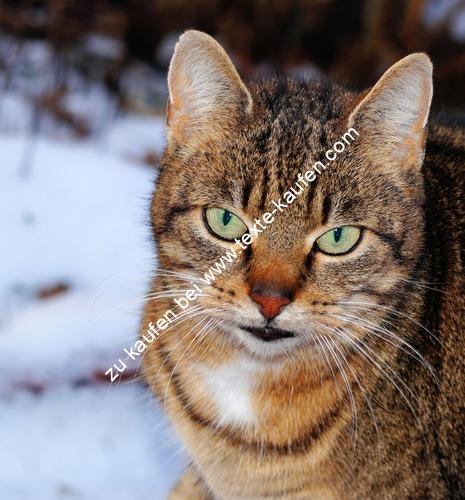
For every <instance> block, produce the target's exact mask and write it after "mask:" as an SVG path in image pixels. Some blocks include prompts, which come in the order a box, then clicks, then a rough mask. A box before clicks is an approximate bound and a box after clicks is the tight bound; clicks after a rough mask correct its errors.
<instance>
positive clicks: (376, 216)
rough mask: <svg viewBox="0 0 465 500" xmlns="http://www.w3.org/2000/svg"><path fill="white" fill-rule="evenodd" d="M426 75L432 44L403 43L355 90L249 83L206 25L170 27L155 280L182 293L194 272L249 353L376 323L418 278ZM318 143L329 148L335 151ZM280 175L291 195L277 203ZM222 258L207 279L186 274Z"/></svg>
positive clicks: (341, 342)
mask: <svg viewBox="0 0 465 500" xmlns="http://www.w3.org/2000/svg"><path fill="white" fill-rule="evenodd" d="M431 75H432V66H431V62H430V61H429V59H428V57H427V56H426V55H424V54H412V55H410V56H408V57H406V58H404V59H402V60H401V61H399V62H398V63H397V64H395V65H394V66H392V67H391V68H390V69H389V70H388V71H387V72H386V73H385V74H384V75H383V77H382V78H381V79H380V80H379V81H378V83H377V84H376V85H375V86H374V87H373V88H372V89H371V90H370V91H368V92H364V93H362V94H358V93H352V92H349V91H347V90H344V89H342V88H340V87H339V86H336V85H334V84H331V83H328V82H311V83H304V82H300V81H297V80H282V79H281V80H272V81H267V82H262V83H250V84H247V85H246V84H245V83H244V82H243V81H242V80H241V78H240V77H239V75H238V73H237V71H236V70H235V68H234V66H233V64H232V62H231V61H230V59H229V58H228V56H227V55H226V53H225V52H224V50H223V49H222V48H221V47H220V45H218V43H217V42H216V41H214V40H213V39H212V38H211V37H209V36H208V35H205V34H203V33H200V32H196V31H189V32H187V33H185V34H184V35H182V36H181V38H180V40H179V43H178V44H177V46H176V49H175V53H174V56H173V59H172V62H171V66H170V70H169V76H168V83H169V93H170V99H169V105H168V110H167V135H168V141H167V142H168V143H167V148H166V152H165V155H164V157H163V160H162V167H161V173H160V176H159V180H158V186H157V191H156V194H155V196H154V201H153V205H152V218H153V225H154V232H155V237H156V241H157V246H158V251H159V257H160V267H161V270H162V271H161V272H160V275H162V276H163V286H164V289H170V288H171V289H172V290H173V295H174V296H177V297H181V296H183V291H185V290H187V289H191V288H193V284H196V285H198V286H199V287H200V288H201V289H202V291H203V295H202V296H201V297H198V298H196V299H195V300H194V301H193V302H192V304H191V305H192V307H199V308H200V307H202V308H204V309H203V310H204V311H205V313H208V314H210V315H211V317H213V318H215V319H218V320H222V323H221V327H220V328H219V329H218V330H217V331H216V333H215V335H216V336H221V341H222V342H224V343H225V345H226V344H231V345H235V346H237V347H238V348H242V349H245V351H246V352H249V353H251V354H252V355H253V356H260V357H273V358H274V357H276V356H279V355H282V354H286V355H289V354H291V355H292V352H296V351H302V350H307V351H308V352H314V353H316V354H317V353H318V352H320V353H321V352H322V351H323V350H325V349H334V350H335V349H347V347H350V346H355V344H356V343H357V342H358V341H362V337H363V338H366V339H369V338H370V336H372V335H380V333H379V332H381V331H382V328H386V325H388V324H390V323H389V321H391V322H395V320H396V315H395V314H396V312H399V311H402V309H403V308H406V307H407V305H406V298H407V299H408V298H409V297H410V296H409V293H410V294H412V295H413V294H414V293H415V290H418V289H415V288H413V287H412V284H411V283H410V282H411V281H413V280H414V277H415V270H416V269H417V268H418V265H419V258H420V255H421V248H422V244H423V236H422V235H423V212H422V203H423V178H422V174H421V165H422V161H423V155H424V146H425V137H426V123H427V118H428V113H429V107H430V102H431V97H432V77H431ZM349 129H352V130H355V131H356V133H353V132H351V134H352V136H351V138H350V139H349V138H348V137H346V136H344V134H345V133H346V132H347V131H348V130H349ZM343 137H346V140H345V141H344V140H343V139H342V138H343ZM341 141H342V143H344V147H343V148H341V146H338V147H336V146H335V144H336V143H337V142H339V143H341ZM329 150H332V151H333V152H334V150H336V151H339V150H341V151H340V152H339V154H338V155H337V158H335V159H334V161H332V162H330V161H328V158H329V157H328V156H327V155H326V153H327V151H329ZM331 158H334V154H331ZM317 161H321V162H322V163H323V164H324V165H325V166H326V169H325V168H322V167H320V168H319V169H318V168H317V170H316V171H315V176H314V178H313V176H311V175H309V176H308V178H307V181H308V179H309V178H310V177H312V180H311V181H308V182H307V183H308V186H306V185H305V183H304V182H302V180H301V179H302V176H300V177H299V173H300V174H304V173H305V172H306V171H308V170H309V169H311V168H312V166H313V164H314V163H315V162H317ZM318 170H319V172H318ZM299 179H300V182H299ZM299 185H300V187H302V186H303V190H302V191H300V190H299V187H298V186H299ZM291 188H294V190H295V192H299V191H300V192H299V193H298V194H297V193H294V194H295V200H292V201H291V202H290V203H288V202H289V200H291V197H290V196H289V195H288V196H287V197H286V193H287V192H289V191H290V190H291ZM273 202H275V203H273ZM280 202H281V205H280ZM283 204H284V205H283ZM285 205H287V206H285ZM278 207H280V208H278ZM273 211H274V212H273ZM266 212H269V213H273V215H274V220H273V221H272V222H270V223H267V224H264V222H263V215H264V214H265V213H266ZM270 219H271V217H268V220H270ZM257 220H258V221H260V223H261V226H260V225H259V224H257V223H256V221H257ZM254 225H255V227H256V228H258V229H260V230H261V232H260V233H258V231H257V232H255V231H254V230H253V229H252V228H253V227H254ZM262 227H265V229H262ZM247 232H252V233H254V235H255V236H256V235H257V234H258V237H255V238H254V240H253V242H252V243H251V244H250V245H246V244H245V243H242V248H241V246H240V245H239V244H238V243H235V241H234V240H235V239H239V238H241V237H242V236H243V234H244V233H247ZM245 240H246V241H248V237H247V236H246V237H245ZM228 251H229V252H230V253H229V255H231V254H232V252H231V251H234V252H236V253H237V258H231V257H229V258H227V259H225V258H224V257H225V255H226V254H227V253H228ZM222 257H223V261H222ZM227 260H230V262H228V261H227ZM219 262H223V264H220V267H219V268H218V267H216V269H217V271H218V270H220V272H217V271H213V274H210V276H214V279H213V280H211V281H212V282H211V284H210V285H204V284H203V283H202V282H200V281H198V280H199V279H200V278H203V279H205V276H204V275H205V273H208V272H209V271H211V268H212V267H213V268H215V266H217V265H218V263H219ZM223 266H224V270H223ZM207 279H208V278H207ZM191 280H192V283H191ZM176 294H177V295H176ZM175 330H176V329H175V328H173V329H172V331H173V332H174V331H175ZM168 334H169V335H170V334H171V333H168ZM173 334H175V333H173Z"/></svg>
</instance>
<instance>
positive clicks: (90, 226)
mask: <svg viewBox="0 0 465 500" xmlns="http://www.w3.org/2000/svg"><path fill="white" fill-rule="evenodd" d="M187 28H196V29H200V30H203V31H206V32H207V33H210V34H211V35H213V36H215V37H216V38H217V39H218V40H219V41H220V42H221V43H222V44H223V45H224V47H225V48H226V50H227V51H228V53H229V54H230V55H231V57H232V59H233V60H234V62H235V64H236V65H237V67H238V69H239V71H240V73H241V74H242V75H244V76H245V77H249V78H257V77H267V76H272V75H274V74H276V73H280V74H292V75H299V77H300V78H304V79H320V78H326V77H330V78H333V79H335V80H337V81H339V82H341V83H344V84H347V85H350V86H352V87H354V88H360V89H361V88H363V87H367V86H370V85H372V84H373V83H374V82H375V81H376V79H377V78H378V77H379V76H380V75H381V74H382V73H383V71H384V70H385V69H387V67H389V66H390V65H391V64H392V63H394V62H395V61H397V60H398V59H399V58H401V57H402V56H404V55H406V54H408V53H410V52H413V51H418V50H421V51H426V52H428V53H429V54H430V56H431V57H432V59H433V62H434V64H435V97H434V108H435V109H436V110H437V111H446V112H448V113H451V114H456V115H464V110H465V91H464V90H465V1H463V0H269V1H265V0H250V1H246V0H238V1H234V2H231V1H226V0H205V1H185V0H156V1H151V2H150V1H143V0H127V1H124V0H113V1H111V0H92V1H90V0H89V1H87V0H49V1H45V0H44V1H37V0H34V1H33V0H31V1H23V2H19V1H5V0H3V1H0V373H1V377H0V499H5V500H26V499H34V500H37V499H38V500H41V499H86V500H87V499H99V500H105V499H115V500H119V499H121V500H126V499H128V500H131V499H137V500H143V499H151V500H157V499H163V498H165V497H166V494H167V491H168V490H169V488H170V487H171V486H172V484H173V481H175V479H176V477H177V476H178V474H179V473H180V472H181V471H182V469H183V467H184V464H185V457H184V455H183V452H182V449H181V447H180V445H179V443H178V442H177V440H176V438H175V436H174V435H173V433H172V431H171V430H170V429H169V427H168V425H167V423H166V421H165V418H164V414H163V409H161V408H159V406H158V405H157V403H156V402H155V401H153V399H152V398H151V397H150V395H149V391H148V390H147V388H146V387H145V386H144V385H143V384H142V383H141V381H140V379H139V378H138V377H137V368H138V367H137V365H131V366H130V367H129V368H128V370H127V371H126V372H125V374H124V375H125V376H124V377H122V380H121V381H120V382H118V383H115V384H112V385H110V384H109V383H108V380H107V378H106V377H105V376H104V373H105V371H106V370H107V368H108V367H109V366H111V365H112V364H113V363H114V362H116V360H117V359H118V358H119V357H121V356H122V350H123V348H124V347H129V346H130V345H131V344H132V343H133V342H134V341H135V339H136V336H137V333H138V322H139V318H140V311H141V309H142V307H143V305H144V300H145V299H144V293H145V292H146V288H147V284H148V282H149V279H150V276H151V275H152V274H153V272H154V271H155V269H156V257H155V255H154V252H153V246H152V243H151V239H150V233H149V227H148V210H147V208H148V203H149V199H150V195H151V192H152V190H153V186H154V181H156V175H157V164H158V161H159V158H160V155H161V154H162V150H163V144H164V136H163V134H164V116H163V114H164V108H165V105H166V99H167V88H166V83H165V78H166V71H167V67H168V64H169V60H170V57H171V54H172V51H173V47H174V44H175V42H176V40H177V37H178V36H179V34H180V33H181V32H182V31H183V30H185V29H187Z"/></svg>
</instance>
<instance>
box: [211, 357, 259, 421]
mask: <svg viewBox="0 0 465 500" xmlns="http://www.w3.org/2000/svg"><path fill="white" fill-rule="evenodd" d="M256 371H257V370H256V366H254V363H252V362H251V361H250V360H246V359H239V360H235V361H233V362H231V363H227V364H224V365H222V366H220V367H219V368H215V369H212V368H203V369H202V372H203V376H204V380H205V384H206V387H207V391H208V392H209V394H210V395H211V398H212V403H213V404H214V405H215V407H216V410H217V411H218V424H220V425H224V424H236V425H247V424H253V423H254V422H255V421H256V415H255V412H254V409H253V405H252V399H251V391H252V389H253V387H254V385H255V383H256Z"/></svg>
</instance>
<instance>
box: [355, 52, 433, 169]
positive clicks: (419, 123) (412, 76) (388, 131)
mask: <svg viewBox="0 0 465 500" xmlns="http://www.w3.org/2000/svg"><path fill="white" fill-rule="evenodd" d="M432 71H433V66H432V64H431V61H430V59H429V57H428V56H427V55H426V54H422V53H418V54H411V55H409V56H407V57H404V58H403V59H401V60H400V61H399V62H397V63H396V64H394V65H393V66H391V67H390V68H389V69H388V70H387V71H386V73H384V75H383V76H382V77H381V78H380V79H379V80H378V82H377V83H376V85H375V86H374V87H373V88H372V89H371V90H370V91H369V92H368V93H367V94H366V95H365V97H364V98H363V99H362V100H361V102H360V103H359V104H358V106H357V107H356V108H355V110H354V111H353V112H352V114H351V116H350V118H349V126H350V127H354V128H355V129H356V130H357V131H358V132H359V133H360V135H361V136H363V137H364V140H365V141H366V143H368V144H369V146H370V150H371V151H369V154H370V153H371V154H373V155H375V156H376V155H377V156H378V157H381V158H383V159H386V160H387V159H388V158H393V159H394V160H397V161H398V162H399V160H401V161H402V162H403V163H404V164H407V163H410V164H413V165H415V166H417V167H418V166H420V165H421V160H422V156H423V149H424V144H425V139H426V124H427V121H428V114H429V110H430V106H431V98H432V95H433V80H432ZM405 160H408V161H405Z"/></svg>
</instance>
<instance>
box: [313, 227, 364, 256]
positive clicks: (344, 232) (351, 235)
mask: <svg viewBox="0 0 465 500" xmlns="http://www.w3.org/2000/svg"><path fill="white" fill-rule="evenodd" d="M361 234H362V230H361V229H360V228H359V227H356V226H341V227H335V228H334V229H331V231H328V232H327V233H325V234H323V235H322V236H320V237H319V238H318V239H317V240H316V244H317V246H318V248H319V249H320V250H321V251H322V252H324V253H327V254H330V255H340V254H343V253H347V252H350V250H352V248H353V247H354V246H355V245H356V243H357V242H358V240H359V239H360V235H361Z"/></svg>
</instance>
